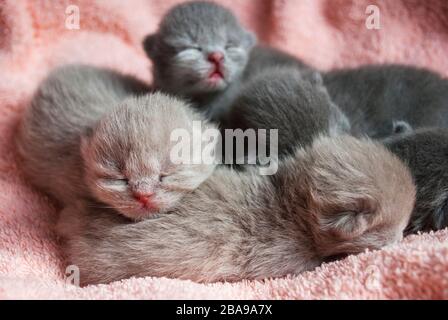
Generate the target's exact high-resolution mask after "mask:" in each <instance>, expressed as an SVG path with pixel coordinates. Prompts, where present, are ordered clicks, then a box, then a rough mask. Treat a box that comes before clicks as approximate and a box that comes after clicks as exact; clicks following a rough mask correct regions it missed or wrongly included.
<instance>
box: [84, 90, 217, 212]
mask: <svg viewBox="0 0 448 320" xmlns="http://www.w3.org/2000/svg"><path fill="white" fill-rule="evenodd" d="M201 120H202V119H201V118H200V117H199V116H198V115H197V114H196V113H194V112H193V111H192V110H191V109H190V108H189V106H187V105H185V104H184V103H183V102H181V101H179V100H177V99H174V98H171V97H168V96H166V95H162V94H159V93H156V94H152V95H147V96H144V97H140V98H130V99H127V100H125V101H124V102H123V103H122V104H121V105H120V106H118V108H116V109H115V110H114V111H113V112H111V113H110V114H109V115H107V116H106V117H105V118H103V119H102V120H101V121H100V122H99V123H98V125H97V127H96V128H95V129H94V130H93V131H92V132H91V134H90V135H88V136H87V137H84V138H83V140H82V143H81V154H82V157H83V160H84V165H85V179H86V182H87V184H88V186H89V188H90V189H91V191H92V193H93V195H94V196H95V197H96V199H97V200H99V201H100V202H102V203H104V204H105V205H106V206H109V207H114V208H116V209H117V210H118V211H119V212H121V213H122V214H123V215H125V216H127V217H130V218H133V219H141V218H144V217H147V216H151V215H152V214H155V213H164V212H167V211H169V210H170V209H172V208H173V207H174V206H176V204H177V202H178V201H179V200H180V199H181V198H182V197H183V196H184V195H185V194H186V193H188V192H190V191H192V190H194V189H196V188H197V187H198V186H199V185H200V184H201V183H202V182H203V181H204V180H205V179H207V178H208V176H209V175H210V174H211V173H212V171H213V169H214V164H211V163H204V162H200V161H199V162H195V163H197V164H193V163H186V164H178V162H176V161H173V157H172V150H173V147H175V146H176V145H177V146H179V143H180V142H178V141H171V140H172V136H171V134H172V132H173V130H175V129H177V130H178V129H181V130H182V132H185V133H186V134H188V135H189V136H190V138H191V136H192V132H193V130H202V131H201V132H199V134H201V133H202V132H204V130H207V129H210V128H213V126H212V125H211V124H209V123H207V122H205V121H202V122H201V126H200V128H199V129H197V128H198V122H197V121H201ZM194 121H195V122H194ZM187 138H188V137H187ZM180 141H181V142H182V143H186V146H187V147H190V146H189V140H183V139H180ZM201 143H202V144H205V142H199V144H201ZM207 145H208V146H210V144H207ZM212 147H213V145H212ZM185 150H186V149H185Z"/></svg>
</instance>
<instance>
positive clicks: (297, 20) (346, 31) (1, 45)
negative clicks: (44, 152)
mask: <svg viewBox="0 0 448 320" xmlns="http://www.w3.org/2000/svg"><path fill="white" fill-rule="evenodd" d="M177 2H178V1H173V0H169V1H161V0H159V1H158V0H131V1H121V0H104V1H100V0H96V1H91V0H70V1H56V0H55V1H45V0H29V1H27V0H0V299H17V298H19V299H21V298H32V299H49V298H54V299H79V298H81V299H134V298H136V299H377V298H379V299H408V298H409V299H419V298H423V299H446V298H448V230H442V231H439V232H436V233H428V234H420V235H415V236H409V237H407V238H406V239H404V240H403V241H402V243H399V244H397V245H393V246H390V247H387V248H384V249H383V250H380V251H376V252H365V253H363V254H360V255H358V256H350V257H348V258H346V259H344V260H342V261H338V262H334V263H330V264H324V265H322V266H321V267H320V268H318V269H316V270H314V271H312V272H306V273H304V274H302V275H299V276H289V277H286V278H282V279H266V280H265V281H241V282H238V283H216V284H208V285H206V284H197V283H193V282H190V281H180V280H176V279H165V278H150V277H148V278H133V279H127V280H124V281H120V282H115V283H111V284H108V285H98V286H88V287H85V288H79V287H76V286H74V285H71V284H69V283H67V281H66V280H65V278H64V274H65V265H64V262H63V259H62V254H61V252H60V249H59V246H58V242H57V238H56V236H55V234H54V232H53V226H54V224H55V221H56V219H57V210H56V209H55V206H54V204H53V203H52V202H51V201H50V200H49V199H48V198H47V197H45V196H44V195H43V194H42V193H40V192H39V191H38V190H36V189H34V188H33V187H32V186H30V185H29V183H27V181H26V180H25V179H24V178H23V176H22V174H21V173H20V167H19V166H18V164H17V161H16V155H15V150H14V135H15V130H16V127H17V124H18V121H19V120H20V117H21V114H22V112H23V110H24V109H25V108H26V106H27V103H28V101H29V99H30V97H31V95H32V93H33V91H34V90H35V89H36V87H37V86H38V84H39V83H40V81H41V80H42V79H43V77H45V76H46V75H47V74H48V72H49V71H50V70H51V69H53V68H55V67H57V66H59V65H63V64H67V63H87V64H92V65H96V66H102V67H109V68H113V69H115V70H118V71H121V72H125V73H129V74H132V75H135V76H137V77H139V78H140V79H142V80H144V81H147V82H148V83H149V82H150V81H151V76H150V67H151V65H150V62H149V61H148V59H147V58H146V56H145V54H144V52H143V50H142V46H141V41H142V39H143V37H144V36H145V35H146V34H148V33H151V32H153V31H154V30H155V28H156V26H157V24H158V22H159V20H160V18H161V16H162V15H163V14H164V12H166V10H167V9H169V8H170V7H171V6H172V5H174V4H175V3H177ZM219 2H220V3H222V4H223V5H225V6H228V7H229V8H232V9H233V11H234V12H235V14H236V15H237V16H238V17H239V18H240V19H241V20H242V21H243V22H244V24H245V25H246V26H247V27H249V28H250V29H252V30H254V31H255V32H256V33H257V34H258V37H259V40H260V41H262V42H264V43H268V44H271V45H273V46H276V47H278V48H282V49H284V50H286V51H288V52H289V53H292V54H293V55H296V56H297V57H300V58H302V59H303V60H305V61H306V62H307V63H309V64H311V65H314V66H316V67H318V68H322V69H324V70H328V69H331V68H338V67H347V66H356V65H360V64H365V63H373V62H376V63H382V62H398V63H407V64H412V65H417V66H424V67H427V68H430V69H433V70H437V71H439V72H441V73H442V74H444V75H448V59H446V55H447V52H448V3H447V1H446V0H428V1H418V0H394V1H387V0H384V1H381V0H356V1H355V0H237V1H230V0H222V1H219ZM371 4H374V5H376V6H378V8H379V9H380V29H379V30H377V29H373V30H371V29H368V28H366V25H365V21H366V18H367V17H368V15H369V14H366V8H367V7H368V5H371ZM69 5H76V6H77V7H78V8H79V12H80V28H79V29H72V30H71V29H67V28H66V24H65V22H66V18H67V16H68V14H67V13H66V12H68V13H69V14H70V13H71V11H70V8H69V9H68V11H66V10H67V7H68V6H69Z"/></svg>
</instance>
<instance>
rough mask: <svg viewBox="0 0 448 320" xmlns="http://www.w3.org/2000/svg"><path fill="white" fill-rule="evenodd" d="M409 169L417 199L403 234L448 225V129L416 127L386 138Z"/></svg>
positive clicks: (389, 145) (437, 228) (392, 149)
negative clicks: (413, 129) (410, 130)
mask: <svg viewBox="0 0 448 320" xmlns="http://www.w3.org/2000/svg"><path fill="white" fill-rule="evenodd" d="M385 144H386V145H387V146H388V147H389V149H390V150H391V151H392V152H394V153H395V154H397V155H398V156H399V157H400V158H401V159H402V160H403V161H404V162H405V163H406V164H407V165H408V166H409V168H410V169H411V173H412V175H413V176H414V180H415V184H416V186H417V200H416V203H415V208H414V211H413V214H412V219H411V221H410V223H409V226H408V227H407V229H406V233H416V232H418V231H430V230H439V229H443V228H446V227H448V130H447V129H435V128H433V129H429V128H428V129H419V130H416V131H415V132H410V133H409V132H408V133H405V134H401V135H396V136H393V137H390V138H388V139H386V141H385Z"/></svg>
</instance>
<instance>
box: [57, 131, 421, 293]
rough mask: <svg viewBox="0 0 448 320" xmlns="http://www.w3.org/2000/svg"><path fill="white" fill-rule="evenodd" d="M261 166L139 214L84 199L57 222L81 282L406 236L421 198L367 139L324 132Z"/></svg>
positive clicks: (287, 265)
mask: <svg viewBox="0 0 448 320" xmlns="http://www.w3.org/2000/svg"><path fill="white" fill-rule="evenodd" d="M254 172H255V171H254ZM254 172H251V171H249V172H244V173H238V172H235V171H230V170H227V169H225V168H220V169H217V170H215V172H214V173H213V175H212V176H211V177H210V178H209V179H208V180H207V181H205V182H204V183H203V184H202V185H201V186H200V187H199V188H198V189H196V190H195V191H194V192H192V193H191V194H189V195H187V196H186V197H185V198H184V200H183V201H182V203H181V204H180V205H179V207H177V208H175V209H174V210H173V211H172V212H171V214H169V215H163V216H161V217H159V218H157V219H150V220H143V221H141V222H137V223H130V222H129V221H127V220H125V219H124V218H121V217H119V216H118V215H114V214H111V213H113V212H110V211H111V210H93V211H92V209H91V208H89V206H88V205H86V204H85V203H83V202H78V203H77V204H76V205H75V206H73V207H71V208H67V210H66V211H64V212H63V214H62V216H61V218H60V221H59V224H58V230H59V233H60V234H61V235H62V236H64V237H65V239H66V242H65V247H64V252H65V253H66V254H67V255H68V262H69V263H70V264H75V265H77V266H78V267H79V268H80V271H81V283H82V284H83V285H86V284H94V283H106V282H110V281H114V280H119V279H124V278H128V277H131V276H158V277H161V276H164V277H173V278H174V277H175V278H180V279H191V280H194V281H201V282H213V281H220V280H226V281H234V280H240V279H262V278H266V277H281V276H284V275H287V274H298V273H300V272H303V271H305V270H311V269H313V268H315V267H316V266H318V265H319V264H320V263H322V261H324V260H326V259H328V258H330V257H333V256H334V255H340V254H351V253H359V252H361V251H363V250H365V249H366V248H369V249H377V248H381V247H383V246H385V245H387V244H390V243H393V242H395V241H397V240H400V239H401V238H402V234H403V230H404V228H405V226H406V225H407V223H408V220H409V216H410V214H411V210H412V207H413V205H414V194H415V189H414V185H413V182H412V178H411V176H410V174H409V172H408V169H407V168H406V167H405V166H404V165H403V164H402V162H401V161H400V160H399V159H398V158H396V157H395V156H394V155H392V154H391V153H390V152H388V151H387V150H386V149H385V148H384V147H383V146H381V145H380V144H377V143H374V142H371V141H369V140H365V141H359V140H357V139H355V138H352V137H348V136H342V137H339V138H333V139H330V138H321V139H317V140H316V141H315V142H314V143H313V145H312V146H311V147H310V148H308V149H306V150H303V149H300V150H298V151H297V152H296V153H295V155H294V156H291V157H290V158H287V159H285V160H284V162H282V163H281V166H280V168H279V171H278V172H277V174H276V175H274V176H259V175H256V174H254ZM235 190H238V192H235Z"/></svg>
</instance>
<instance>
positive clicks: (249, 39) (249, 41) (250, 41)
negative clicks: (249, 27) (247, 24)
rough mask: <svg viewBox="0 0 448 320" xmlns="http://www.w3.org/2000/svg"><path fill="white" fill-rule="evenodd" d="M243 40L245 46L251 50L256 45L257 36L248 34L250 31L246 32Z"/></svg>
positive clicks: (251, 33)
mask: <svg viewBox="0 0 448 320" xmlns="http://www.w3.org/2000/svg"><path fill="white" fill-rule="evenodd" d="M245 39H246V41H245V43H246V46H247V47H248V48H249V49H252V47H253V46H255V45H256V44H257V41H258V40H257V36H256V35H255V33H253V32H250V31H247V32H246V35H245Z"/></svg>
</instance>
